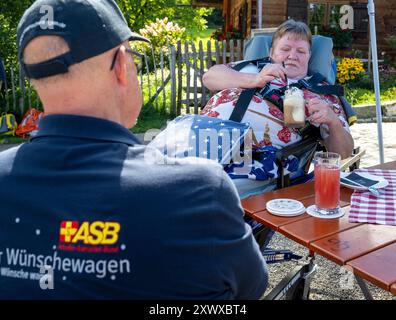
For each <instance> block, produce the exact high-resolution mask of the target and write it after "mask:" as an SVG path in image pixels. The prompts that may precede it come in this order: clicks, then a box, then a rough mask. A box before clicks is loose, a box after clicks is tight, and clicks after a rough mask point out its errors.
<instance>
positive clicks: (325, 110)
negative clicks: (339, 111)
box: [307, 98, 339, 126]
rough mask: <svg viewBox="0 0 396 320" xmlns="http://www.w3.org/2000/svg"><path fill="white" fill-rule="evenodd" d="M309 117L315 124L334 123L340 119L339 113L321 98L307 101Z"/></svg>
mask: <svg viewBox="0 0 396 320" xmlns="http://www.w3.org/2000/svg"><path fill="white" fill-rule="evenodd" d="M307 107H308V112H309V115H310V116H309V118H308V121H309V122H311V123H313V124H319V125H320V124H322V123H324V124H327V125H329V126H330V125H332V124H335V123H337V122H338V121H339V119H338V117H337V115H336V114H335V112H334V111H333V109H332V108H331V107H330V106H329V104H328V103H327V102H326V101H325V100H323V99H320V98H312V99H309V100H308V102H307Z"/></svg>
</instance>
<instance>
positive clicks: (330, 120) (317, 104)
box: [307, 98, 354, 159]
mask: <svg viewBox="0 0 396 320" xmlns="http://www.w3.org/2000/svg"><path fill="white" fill-rule="evenodd" d="M307 106H308V111H309V113H310V117H309V120H310V122H311V123H315V124H326V125H327V127H328V128H329V132H328V134H329V135H328V137H326V138H325V139H324V143H325V146H326V149H327V150H328V151H329V152H337V153H339V154H340V155H341V158H342V159H345V158H348V157H349V156H351V154H352V151H353V145H354V142H353V138H352V136H351V134H350V133H349V132H347V131H346V130H345V129H344V127H343V125H342V123H341V121H340V119H339V118H338V116H337V115H336V114H335V112H334V111H333V109H332V108H331V107H329V105H328V103H327V102H326V101H325V100H323V99H320V98H313V99H310V100H309V101H308V103H307Z"/></svg>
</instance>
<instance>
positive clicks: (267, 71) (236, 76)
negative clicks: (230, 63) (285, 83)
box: [202, 64, 285, 91]
mask: <svg viewBox="0 0 396 320" xmlns="http://www.w3.org/2000/svg"><path fill="white" fill-rule="evenodd" d="M276 77H280V78H282V79H284V78H285V70H284V68H283V67H282V65H280V64H267V65H266V66H265V67H264V68H263V69H262V70H261V71H260V72H259V73H244V72H239V71H235V70H233V69H231V68H229V67H227V66H226V65H224V64H221V65H214V66H213V67H211V68H210V69H209V70H208V71H207V72H206V73H205V74H204V75H203V77H202V82H203V84H204V86H205V87H207V88H208V89H209V90H210V91H218V90H224V89H229V88H244V89H247V88H262V87H264V86H265V85H266V84H267V83H268V82H270V81H272V80H274V79H275V78H276Z"/></svg>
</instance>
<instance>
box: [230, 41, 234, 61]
mask: <svg viewBox="0 0 396 320" xmlns="http://www.w3.org/2000/svg"><path fill="white" fill-rule="evenodd" d="M229 43H230V62H234V40H233V39H230V42H229Z"/></svg>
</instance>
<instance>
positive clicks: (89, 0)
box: [17, 0, 149, 79]
mask: <svg viewBox="0 0 396 320" xmlns="http://www.w3.org/2000/svg"><path fill="white" fill-rule="evenodd" d="M45 35H56V36H60V37H62V38H63V39H64V40H65V41H66V42H67V43H68V45H69V48H70V51H68V52H67V53H65V54H62V55H60V56H57V57H55V58H52V59H50V60H47V61H44V62H41V63H38V64H29V65H27V64H25V63H24V62H23V51H24V49H25V47H26V46H27V44H28V43H29V42H30V41H31V40H32V39H34V38H36V37H39V36H45ZM126 40H130V41H133V40H138V41H146V42H149V40H147V39H146V38H144V37H142V36H141V35H139V34H137V33H133V32H132V31H131V30H130V28H129V27H128V24H127V22H126V20H125V18H124V16H123V15H122V12H121V10H120V8H119V7H118V6H117V4H116V3H115V1H113V0H37V1H35V2H34V3H33V4H32V6H31V7H30V8H29V9H27V10H26V11H25V13H24V15H23V17H22V19H21V21H20V22H19V25H18V31H17V41H18V58H19V61H20V63H21V66H22V68H23V71H24V72H25V74H26V76H27V77H29V78H33V79H40V78H44V77H49V76H54V75H57V74H62V73H66V72H68V69H69V66H71V65H73V64H75V63H79V62H81V61H83V60H85V59H88V58H91V57H94V56H97V55H99V54H102V53H104V52H106V51H108V50H110V49H112V48H115V47H116V46H118V45H120V44H121V43H122V42H124V41H126Z"/></svg>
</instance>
